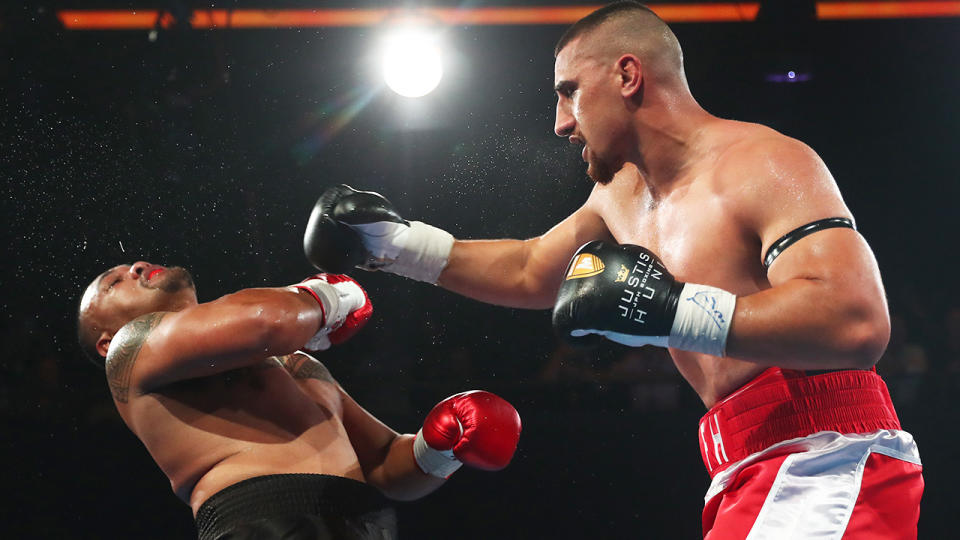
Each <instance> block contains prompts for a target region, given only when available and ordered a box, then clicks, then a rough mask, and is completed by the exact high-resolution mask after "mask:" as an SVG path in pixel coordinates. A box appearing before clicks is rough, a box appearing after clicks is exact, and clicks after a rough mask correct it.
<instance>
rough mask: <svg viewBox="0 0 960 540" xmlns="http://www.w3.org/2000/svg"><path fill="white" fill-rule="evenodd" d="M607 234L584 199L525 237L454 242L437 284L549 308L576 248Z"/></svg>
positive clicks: (486, 298)
mask: <svg viewBox="0 0 960 540" xmlns="http://www.w3.org/2000/svg"><path fill="white" fill-rule="evenodd" d="M609 237H610V233H609V232H607V228H606V226H605V225H604V223H603V220H602V219H601V218H600V216H599V215H597V214H596V213H595V212H594V211H593V210H592V208H591V207H590V205H589V203H588V204H587V205H585V206H583V207H581V208H580V209H579V210H577V211H576V212H574V213H573V214H571V215H570V216H569V217H568V218H567V219H565V220H563V221H562V222H560V223H559V224H557V225H556V226H555V227H553V228H552V229H550V230H549V231H547V232H546V233H544V234H543V235H541V236H538V237H536V238H531V239H529V240H458V241H457V242H456V243H454V245H453V249H452V250H451V252H450V259H449V262H448V263H447V266H446V268H445V269H444V270H443V273H441V274H440V280H439V285H440V286H441V287H443V288H445V289H448V290H450V291H453V292H455V293H458V294H462V295H463V296H467V297H469V298H473V299H475V300H480V301H481V302H487V303H489V304H497V305H501V306H507V307H516V308H527V309H548V308H551V307H553V302H554V300H556V297H557V289H558V288H559V287H560V283H561V282H562V281H563V272H564V270H566V267H567V263H569V262H570V258H571V257H572V256H573V254H574V252H575V251H576V250H577V248H579V247H580V246H582V245H583V244H585V243H587V242H589V241H591V240H599V239H609Z"/></svg>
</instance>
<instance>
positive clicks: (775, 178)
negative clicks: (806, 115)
mask: <svg viewBox="0 0 960 540" xmlns="http://www.w3.org/2000/svg"><path fill="white" fill-rule="evenodd" d="M725 136H726V137H728V138H729V142H728V146H727V147H726V149H725V150H724V151H723V152H722V153H721V154H720V156H719V157H718V160H717V164H716V167H715V181H716V182H717V183H718V188H719V190H720V191H721V192H722V194H723V196H724V197H725V198H726V199H727V204H728V207H729V208H730V209H731V211H732V212H733V213H734V215H735V216H736V218H737V220H738V221H739V222H740V223H741V224H742V225H743V226H744V227H745V228H746V229H747V230H748V231H749V232H750V233H752V234H756V235H757V236H759V237H760V239H761V241H762V243H763V246H764V249H766V247H767V246H769V245H770V244H772V243H773V242H775V241H776V240H777V239H778V238H780V237H781V236H783V235H784V234H786V233H788V232H790V231H792V230H793V229H796V228H797V227H800V226H803V225H806V224H808V223H811V222H813V221H816V220H819V219H824V218H830V217H846V218H850V217H852V216H851V214H850V211H849V210H848V209H847V207H846V205H845V204H844V202H843V198H842V197H841V195H840V190H839V189H838V188H837V184H836V182H835V180H834V178H833V175H831V174H830V170H829V169H828V168H827V166H826V164H825V163H824V162H823V160H822V159H820V156H818V155H817V153H816V152H815V151H814V150H813V149H812V148H810V147H809V146H807V145H806V144H804V143H803V142H801V141H798V140H796V139H793V138H790V137H787V136H785V135H783V134H781V133H778V132H777V131H775V130H773V129H770V128H767V127H765V126H760V125H757V124H737V125H735V126H734V127H731V128H729V131H728V132H727V133H726V134H725Z"/></svg>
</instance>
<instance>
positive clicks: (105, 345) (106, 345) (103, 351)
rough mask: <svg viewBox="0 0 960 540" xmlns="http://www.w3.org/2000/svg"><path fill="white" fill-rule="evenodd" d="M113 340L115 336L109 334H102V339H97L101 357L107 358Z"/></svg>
mask: <svg viewBox="0 0 960 540" xmlns="http://www.w3.org/2000/svg"><path fill="white" fill-rule="evenodd" d="M112 340H113V334H111V333H109V332H101V333H100V337H99V338H97V352H98V353H100V356H102V357H104V358H106V357H107V351H109V350H110V342H111V341H112Z"/></svg>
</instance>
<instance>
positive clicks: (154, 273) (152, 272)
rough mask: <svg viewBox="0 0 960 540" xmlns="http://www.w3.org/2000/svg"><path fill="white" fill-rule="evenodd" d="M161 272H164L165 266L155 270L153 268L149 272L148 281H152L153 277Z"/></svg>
mask: <svg viewBox="0 0 960 540" xmlns="http://www.w3.org/2000/svg"><path fill="white" fill-rule="evenodd" d="M160 272H163V268H154V269H153V270H151V271H150V273H149V274H147V281H150V280H151V279H153V277H154V276H156V275H157V274H159V273H160Z"/></svg>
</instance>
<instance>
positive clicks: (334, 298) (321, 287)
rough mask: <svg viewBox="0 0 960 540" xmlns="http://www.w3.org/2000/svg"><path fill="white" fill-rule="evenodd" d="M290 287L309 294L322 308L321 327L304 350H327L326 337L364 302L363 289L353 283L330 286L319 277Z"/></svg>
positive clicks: (344, 282) (328, 341) (327, 342)
mask: <svg viewBox="0 0 960 540" xmlns="http://www.w3.org/2000/svg"><path fill="white" fill-rule="evenodd" d="M291 287H292V288H295V289H302V290H305V291H307V292H309V293H310V294H311V295H312V296H313V297H314V298H315V299H316V300H317V302H320V307H321V308H323V326H322V327H321V328H320V330H318V331H317V333H316V334H314V335H313V337H312V338H310V341H308V342H307V343H306V344H305V345H304V348H305V349H307V350H311V351H325V350H327V349H329V348H330V339H329V338H328V337H327V335H328V334H330V332H333V331H334V330H336V329H337V328H340V325H341V324H343V321H344V320H345V319H346V318H347V315H350V314H351V313H353V312H354V311H356V310H358V309H360V308H361V307H363V304H364V302H366V297H365V296H364V294H363V289H361V288H360V286H359V285H357V284H356V283H354V282H353V281H341V282H338V283H333V284H330V283H327V280H326V278H325V276H323V275H320V276H317V277H315V278H311V279H308V280H306V281H303V282H302V283H297V284H296V285H291Z"/></svg>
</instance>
